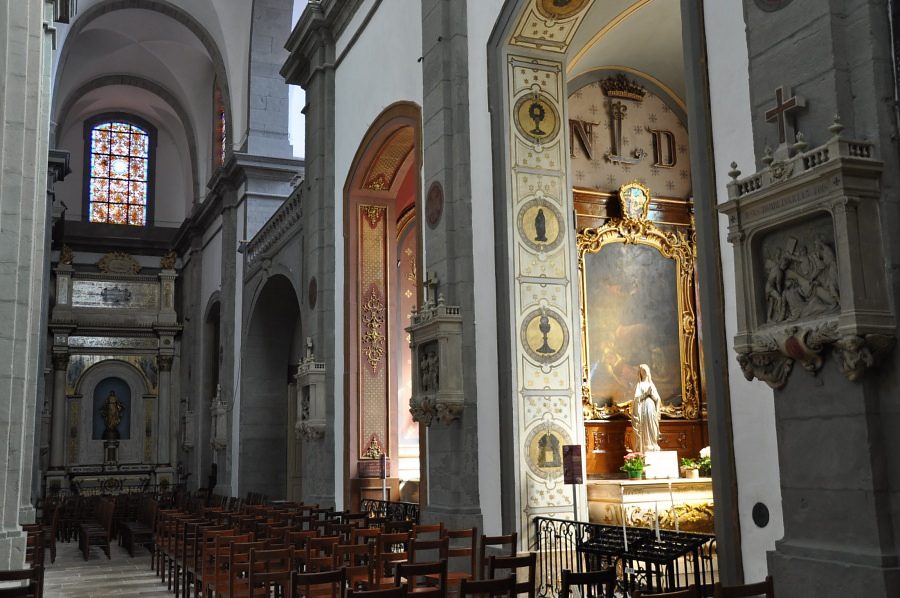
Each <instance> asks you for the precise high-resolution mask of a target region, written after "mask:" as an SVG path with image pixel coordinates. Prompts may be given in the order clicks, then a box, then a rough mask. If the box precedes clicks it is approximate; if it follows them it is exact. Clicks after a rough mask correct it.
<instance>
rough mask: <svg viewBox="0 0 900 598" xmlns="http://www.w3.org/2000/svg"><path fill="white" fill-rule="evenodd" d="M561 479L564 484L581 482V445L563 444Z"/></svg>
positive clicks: (582, 479)
mask: <svg viewBox="0 0 900 598" xmlns="http://www.w3.org/2000/svg"><path fill="white" fill-rule="evenodd" d="M562 448H563V480H564V482H565V483H566V484H583V483H584V476H583V474H582V468H581V445H580V444H565V445H563V447H562Z"/></svg>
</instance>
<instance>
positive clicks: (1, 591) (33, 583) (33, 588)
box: [0, 567, 44, 598]
mask: <svg viewBox="0 0 900 598" xmlns="http://www.w3.org/2000/svg"><path fill="white" fill-rule="evenodd" d="M16 582H18V583H22V582H27V583H26V584H25V585H19V586H17V587H2V588H0V598H40V597H41V594H42V593H43V586H44V568H43V567H35V568H32V569H20V570H13V571H0V586H6V585H7V584H12V583H16Z"/></svg>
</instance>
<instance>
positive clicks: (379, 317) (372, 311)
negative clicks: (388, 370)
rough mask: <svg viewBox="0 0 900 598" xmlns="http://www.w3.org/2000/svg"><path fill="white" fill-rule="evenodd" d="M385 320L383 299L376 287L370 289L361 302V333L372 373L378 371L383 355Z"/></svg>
mask: <svg viewBox="0 0 900 598" xmlns="http://www.w3.org/2000/svg"><path fill="white" fill-rule="evenodd" d="M384 320H385V306H384V301H382V299H381V297H380V296H379V294H378V291H377V290H376V289H374V288H373V289H372V293H371V294H370V295H369V298H368V299H367V300H366V302H365V303H364V304H363V308H362V322H363V326H364V328H365V333H364V334H363V335H362V342H363V352H364V353H365V355H366V361H368V362H369V366H371V368H372V373H373V374H375V373H376V372H377V371H378V364H379V363H380V362H381V359H382V358H383V357H384V351H385V341H386V340H387V337H386V336H385V335H384V334H383V333H382V330H383V328H384Z"/></svg>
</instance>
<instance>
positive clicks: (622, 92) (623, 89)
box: [600, 74, 647, 102]
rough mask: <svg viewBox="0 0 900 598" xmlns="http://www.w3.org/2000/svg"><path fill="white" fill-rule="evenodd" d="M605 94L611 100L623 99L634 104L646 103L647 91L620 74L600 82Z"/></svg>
mask: <svg viewBox="0 0 900 598" xmlns="http://www.w3.org/2000/svg"><path fill="white" fill-rule="evenodd" d="M600 88H601V89H602V90H603V93H604V94H605V95H606V96H607V97H610V98H622V99H625V100H632V101H634V102H642V101H644V96H645V95H646V94H647V90H646V89H644V88H643V87H641V86H640V85H638V84H637V83H635V82H634V81H630V80H629V79H628V78H627V77H626V76H625V75H622V74H618V75H616V76H615V77H607V78H606V79H604V80H603V81H601V82H600Z"/></svg>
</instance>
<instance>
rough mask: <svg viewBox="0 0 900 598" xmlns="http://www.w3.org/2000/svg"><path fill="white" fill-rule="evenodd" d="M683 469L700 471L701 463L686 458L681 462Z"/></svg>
mask: <svg viewBox="0 0 900 598" xmlns="http://www.w3.org/2000/svg"><path fill="white" fill-rule="evenodd" d="M681 469H700V463H699V462H698V460H697V459H688V458H687V457H685V458H683V459H682V460H681Z"/></svg>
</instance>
